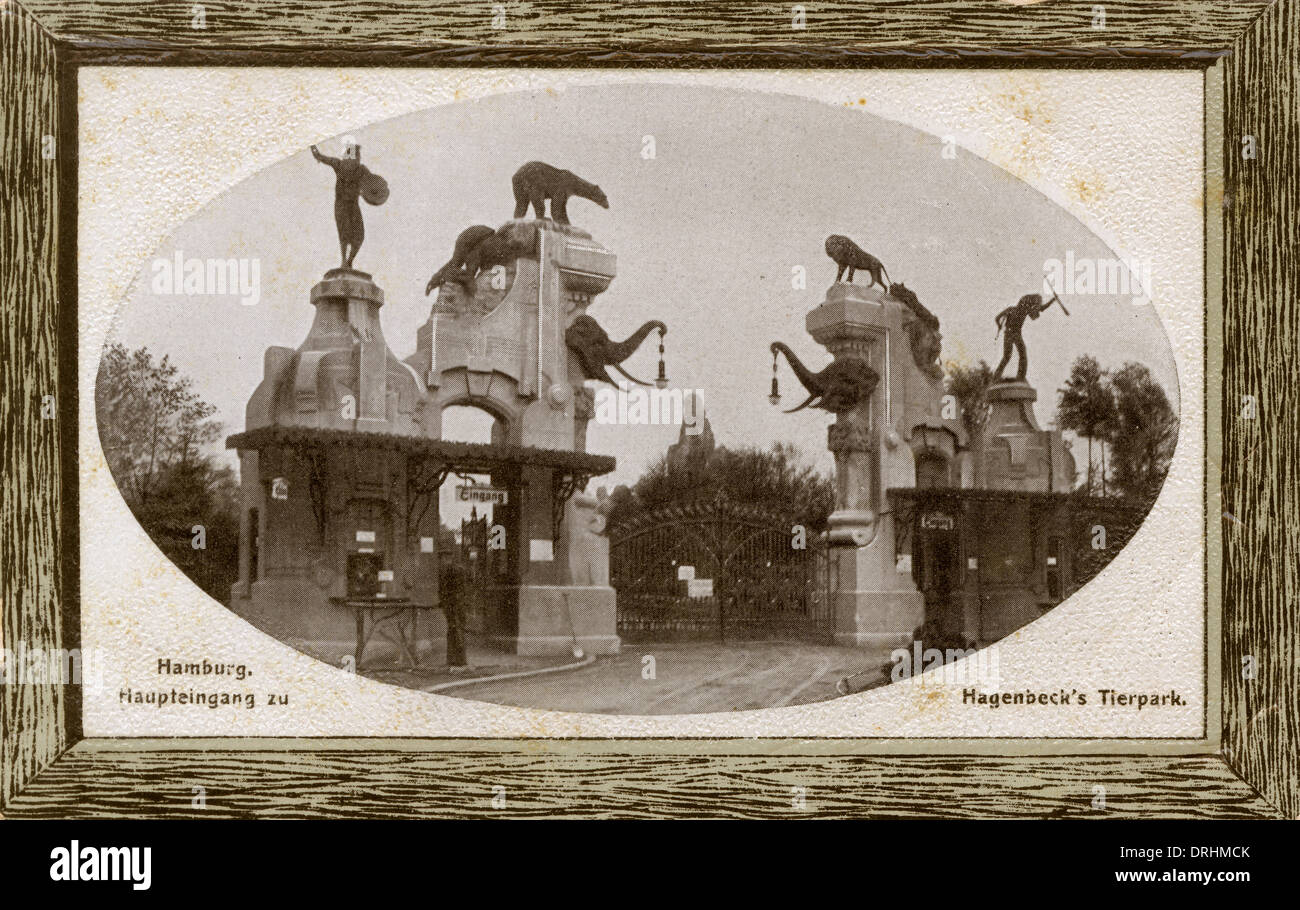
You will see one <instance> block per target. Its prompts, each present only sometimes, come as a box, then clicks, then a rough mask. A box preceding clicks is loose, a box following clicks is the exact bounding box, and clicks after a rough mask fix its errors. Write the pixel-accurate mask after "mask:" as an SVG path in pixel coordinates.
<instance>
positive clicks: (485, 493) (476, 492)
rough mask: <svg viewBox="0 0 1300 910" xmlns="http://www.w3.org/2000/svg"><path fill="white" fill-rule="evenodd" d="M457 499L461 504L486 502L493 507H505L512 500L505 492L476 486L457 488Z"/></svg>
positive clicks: (462, 485)
mask: <svg viewBox="0 0 1300 910" xmlns="http://www.w3.org/2000/svg"><path fill="white" fill-rule="evenodd" d="M456 498H457V499H459V500H460V501H461V502H486V503H491V504H492V505H504V504H505V503H506V502H507V501H508V500H509V498H510V494H509V493H507V492H506V491H505V490H496V489H493V488H492V487H481V486H478V485H476V484H472V483H470V484H461V485H460V486H458V487H456Z"/></svg>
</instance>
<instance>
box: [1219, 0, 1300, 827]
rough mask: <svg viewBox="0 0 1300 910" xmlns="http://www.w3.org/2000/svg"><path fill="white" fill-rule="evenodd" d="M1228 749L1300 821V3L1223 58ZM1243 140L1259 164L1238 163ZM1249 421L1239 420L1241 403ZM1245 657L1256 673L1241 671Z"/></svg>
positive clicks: (1282, 8) (1290, 4) (1281, 8)
mask: <svg viewBox="0 0 1300 910" xmlns="http://www.w3.org/2000/svg"><path fill="white" fill-rule="evenodd" d="M1224 103H1225V117H1224V119H1225V126H1224V143H1225V146H1226V150H1225V161H1226V167H1225V178H1226V179H1225V191H1226V193H1227V194H1228V199H1227V200H1226V201H1225V219H1224V220H1225V225H1224V227H1225V241H1226V243H1225V247H1226V253H1225V262H1224V282H1225V287H1226V288H1227V293H1226V295H1225V296H1226V301H1225V314H1224V344H1225V348H1226V351H1225V357H1224V377H1225V378H1224V404H1225V406H1224V420H1223V440H1224V472H1223V494H1224V509H1226V510H1227V511H1228V512H1229V513H1231V515H1232V516H1233V519H1232V520H1225V523H1224V597H1223V607H1224V609H1223V631H1224V635H1223V668H1224V673H1223V678H1224V697H1223V701H1224V716H1225V730H1224V737H1223V742H1224V747H1225V752H1226V754H1227V755H1228V756H1229V758H1230V760H1231V761H1232V762H1233V763H1234V765H1235V766H1236V767H1237V768H1238V770H1239V772H1240V773H1241V774H1242V776H1243V777H1244V778H1245V779H1246V780H1247V781H1249V782H1250V783H1251V784H1252V785H1253V786H1255V787H1256V788H1258V789H1259V791H1260V792H1261V793H1262V794H1263V795H1264V796H1265V798H1267V799H1268V800H1269V801H1270V802H1271V803H1273V804H1274V805H1276V806H1278V807H1279V808H1280V809H1281V810H1282V812H1283V813H1285V814H1286V816H1287V817H1289V818H1297V817H1300V618H1298V617H1300V602H1297V597H1298V596H1300V405H1297V400H1296V388H1297V382H1296V371H1297V363H1300V300H1298V299H1297V298H1298V297H1300V237H1298V236H1297V226H1298V225H1300V0H1279V2H1278V3H1277V4H1276V5H1275V6H1273V7H1272V8H1271V9H1269V10H1268V11H1267V13H1265V14H1264V16H1262V17H1261V18H1260V19H1259V21H1258V22H1256V23H1255V24H1254V25H1253V26H1252V27H1251V29H1250V31H1249V33H1247V34H1246V35H1244V36H1243V37H1242V38H1241V40H1240V41H1239V42H1238V43H1237V45H1236V47H1235V48H1234V51H1233V54H1232V57H1231V58H1229V60H1228V63H1227V74H1226V87H1225V93H1224ZM1243 136H1253V137H1255V142H1256V146H1257V154H1258V157H1256V158H1254V159H1248V158H1245V157H1244V156H1243V145H1242V137H1243ZM1244 395H1253V396H1255V398H1256V401H1257V402H1258V417H1257V418H1256V419H1253V420H1252V419H1244V418H1243V412H1242V396H1244ZM1247 657H1250V658H1252V659H1253V660H1254V662H1255V670H1256V672H1257V678H1255V679H1247V678H1244V676H1243V672H1242V671H1243V661H1244V660H1245V658H1247Z"/></svg>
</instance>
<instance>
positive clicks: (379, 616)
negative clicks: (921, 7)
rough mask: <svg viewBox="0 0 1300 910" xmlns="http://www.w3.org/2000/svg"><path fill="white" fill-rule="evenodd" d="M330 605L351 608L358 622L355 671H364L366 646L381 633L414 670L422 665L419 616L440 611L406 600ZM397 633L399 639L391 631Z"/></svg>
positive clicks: (364, 599)
mask: <svg viewBox="0 0 1300 910" xmlns="http://www.w3.org/2000/svg"><path fill="white" fill-rule="evenodd" d="M330 603H332V604H337V605H339V606H344V607H347V608H349V609H350V610H352V611H353V613H354V614H356V618H357V650H356V655H355V658H356V669H357V670H360V669H361V657H362V655H363V654H365V651H366V645H367V644H369V643H370V639H371V638H373V637H374V635H375V633H376V632H378V633H379V634H380V636H381V637H383V638H386V639H387V640H388V641H390V642H392V643H393V644H395V645H397V647H398V649H399V650H400V652H401V656H404V657H405V658H406V661H407V667H408V668H409V669H412V670H414V669H415V668H416V667H418V666H419V665H420V612H421V611H423V610H441V609H442V607H441V606H440V605H438V604H421V603H413V602H412V601H410V600H408V599H406V598H405V597H331V598H330ZM389 629H393V630H395V631H396V633H397V634H396V637H394V636H392V635H390V634H388V630H389Z"/></svg>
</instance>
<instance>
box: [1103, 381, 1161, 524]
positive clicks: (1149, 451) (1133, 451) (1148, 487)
mask: <svg viewBox="0 0 1300 910" xmlns="http://www.w3.org/2000/svg"><path fill="white" fill-rule="evenodd" d="M1110 385H1111V388H1112V389H1113V390H1114V393H1115V425H1114V431H1113V433H1112V435H1111V438H1110V440H1109V442H1110V447H1111V468H1112V474H1113V478H1114V483H1115V488H1116V490H1117V492H1118V493H1119V494H1120V495H1121V496H1126V497H1130V498H1132V499H1137V500H1141V501H1143V502H1148V503H1149V502H1153V501H1154V500H1155V498H1156V494H1158V493H1159V492H1160V487H1161V485H1162V484H1163V483H1164V482H1165V475H1167V474H1168V473H1169V463H1170V461H1172V459H1173V456H1174V447H1175V445H1176V444H1177V442H1178V417H1177V416H1176V415H1175V414H1174V409H1173V408H1172V407H1171V406H1170V404H1169V397H1168V396H1167V395H1166V394H1165V390H1164V389H1163V388H1161V386H1160V384H1159V383H1158V382H1156V381H1155V379H1154V378H1153V377H1152V376H1151V371H1150V370H1148V369H1147V368H1146V367H1145V366H1143V365H1142V364H1140V363H1126V364H1124V366H1123V367H1122V368H1121V369H1119V370H1117V371H1116V372H1115V373H1114V374H1113V375H1112V376H1111V380H1110Z"/></svg>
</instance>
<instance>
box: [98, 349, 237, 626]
mask: <svg viewBox="0 0 1300 910" xmlns="http://www.w3.org/2000/svg"><path fill="white" fill-rule="evenodd" d="M95 412H96V417H97V420H98V423H99V438H100V443H101V445H102V447H103V450H104V457H105V459H106V460H107V462H108V468H109V471H110V473H111V474H112V475H113V480H114V481H115V482H116V483H117V486H118V489H119V490H120V491H121V493H122V498H123V499H124V500H126V504H127V506H128V507H129V508H130V509H131V513H132V514H133V515H134V516H135V519H136V521H138V522H139V523H140V526H141V527H142V528H143V529H144V530H145V533H147V534H148V535H149V537H150V539H151V540H153V542H154V543H155V544H156V545H157V546H158V548H159V549H160V550H162V551H163V553H164V554H166V556H167V558H168V559H170V560H171V561H172V562H173V563H175V564H176V566H177V567H178V568H179V569H180V570H181V571H182V572H184V573H185V575H186V576H187V577H189V578H190V580H191V581H193V582H194V583H195V584H197V585H198V586H199V587H200V588H202V589H203V590H204V591H206V592H207V593H208V594H210V595H211V596H212V597H214V598H216V599H218V600H220V601H222V602H225V601H226V599H227V598H228V597H229V595H230V586H231V585H232V584H233V583H234V581H235V579H236V578H237V577H238V573H239V511H238V484H237V482H236V479H235V476H234V473H233V472H232V471H231V470H230V469H229V468H226V467H223V466H221V465H219V464H217V463H216V462H215V460H214V459H213V458H212V456H210V455H206V454H204V451H203V450H204V448H205V447H206V446H208V445H210V444H211V443H212V442H214V441H216V440H217V439H218V438H220V435H221V424H220V423H218V422H217V421H215V420H213V419H212V418H213V415H214V414H215V413H216V408H214V407H213V406H212V405H210V404H208V403H207V402H205V401H203V399H201V398H200V397H199V396H198V394H197V393H195V392H194V390H193V388H192V383H191V380H190V378H189V377H187V376H184V375H182V374H181V373H180V370H179V369H178V368H177V367H176V365H175V364H173V363H171V361H170V360H169V359H168V358H167V357H163V358H162V360H161V361H155V360H154V358H153V355H152V354H151V353H150V352H149V350H148V348H140V349H138V350H135V351H128V350H127V349H126V348H125V347H124V346H123V345H121V344H117V343H115V344H112V345H110V346H109V347H107V348H105V350H104V355H103V358H102V360H101V361H100V368H99V377H98V380H97V381H96V383H95ZM196 527H201V529H202V530H201V532H200V531H198V530H196ZM200 536H201V538H202V543H203V546H202V547H197V546H196V541H198V540H199V539H200Z"/></svg>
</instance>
